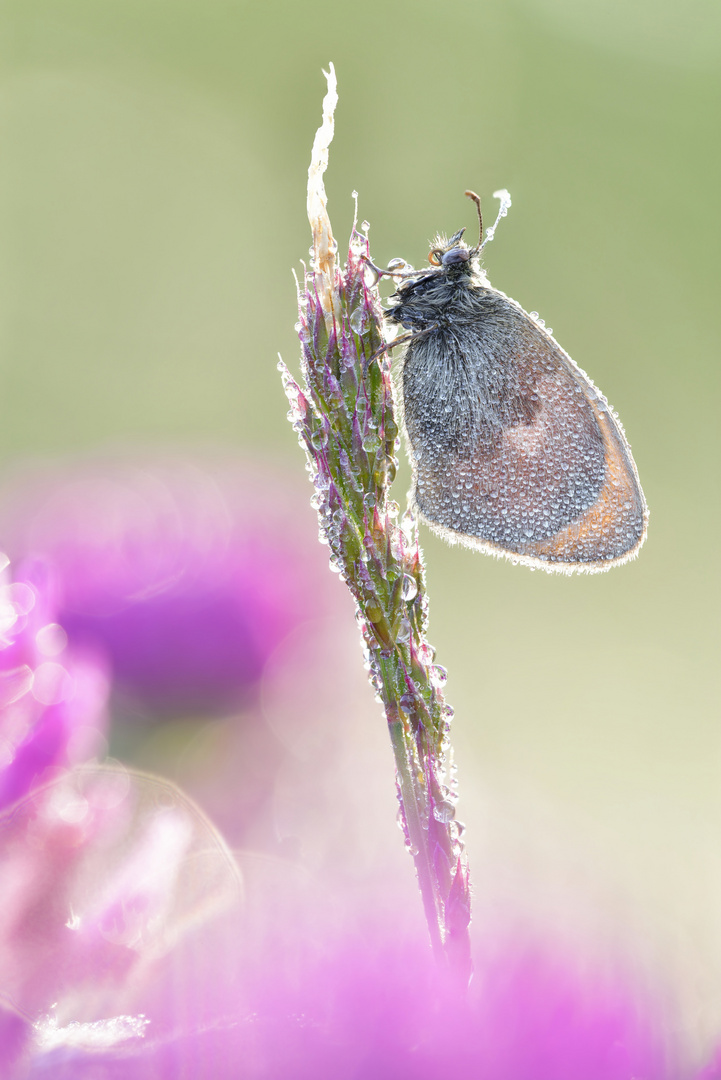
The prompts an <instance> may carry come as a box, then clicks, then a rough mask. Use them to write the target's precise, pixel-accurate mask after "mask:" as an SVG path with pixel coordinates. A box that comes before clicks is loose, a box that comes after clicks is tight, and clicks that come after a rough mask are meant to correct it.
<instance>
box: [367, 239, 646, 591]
mask: <svg viewBox="0 0 721 1080" xmlns="http://www.w3.org/2000/svg"><path fill="white" fill-rule="evenodd" d="M460 235H461V234H457V236H456V237H453V238H452V239H451V240H449V241H445V240H442V239H440V238H439V240H438V246H437V247H436V248H435V249H434V251H433V252H432V253H431V255H432V256H434V255H435V256H436V259H437V269H435V270H431V271H430V272H428V271H426V272H419V273H418V274H415V273H414V274H413V275H412V276H411V275H407V276H408V277H409V280H406V281H404V282H403V283H402V284H401V285H400V286H399V287H398V290H397V292H396V293H395V295H394V297H393V298H392V299H393V301H394V306H392V307H391V308H390V309H389V311H387V313H386V317H387V319H388V320H389V321H390V322H393V323H400V324H401V325H402V326H404V327H405V328H406V329H408V330H410V331H411V332H412V336H411V339H410V342H409V344H408V346H407V348H406V351H405V354H404V357H403V361H402V370H401V373H400V390H401V393H400V397H401V407H402V416H403V423H404V427H405V431H406V436H407V443H408V447H409V454H410V459H411V466H412V469H413V490H412V503H413V505H414V507H415V509H416V511H417V512H418V513H419V514H420V516H421V517H422V518H423V519H424V520H425V521H426V522H427V523H428V524H429V525H430V526H431V528H432V529H434V531H436V532H439V533H440V534H441V535H443V536H444V537H445V538H446V539H448V540H450V541H451V542H459V543H463V544H466V545H468V546H471V547H475V548H478V549H480V550H482V551H485V552H488V553H490V554H494V555H503V556H506V557H508V558H511V559H513V560H514V561H517V562H522V563H526V564H529V565H531V566H535V567H539V568H542V569H545V570H555V571H560V572H566V573H571V572H574V571H579V570H580V571H586V572H596V571H599V570H605V569H608V568H609V567H610V566H613V565H616V564H618V563H621V562H625V561H626V560H628V559H629V558H631V557H632V556H633V555H635V554H636V552H637V551H638V549H639V547H640V546H641V544H642V542H643V539H644V537H645V531H646V522H647V517H648V513H647V510H646V504H645V501H644V497H643V493H642V491H641V487H640V485H639V481H638V474H637V472H636V467H635V464H634V462H633V458H632V457H631V451H630V448H629V445H628V443H627V441H626V438H625V435H624V433H623V429H622V428H621V425H620V423H619V421H618V419H617V417H616V416H615V414H614V413H613V411H612V410H611V409H610V407H609V406H608V403H607V402H606V400H605V398H604V397H603V396H602V394H601V393H600V392H599V391H598V390H597V389H596V387H595V386H594V385H593V383H592V382H591V380H590V379H589V378H588V377H587V376H586V375H585V374H584V372H582V371H581V370H580V368H578V367H577V366H576V364H574V362H573V360H571V358H570V357H569V356H568V355H567V353H565V352H564V350H563V349H562V348H561V347H560V345H558V343H557V342H556V341H555V339H554V338H553V337H552V336H551V334H550V333H549V332H548V331H547V330H546V329H545V328H544V327H543V326H542V325H540V324H539V322H537V321H536V320H535V319H533V318H531V316H530V315H528V314H527V313H526V312H525V311H524V310H523V309H522V308H521V307H520V305H519V304H517V303H516V302H515V301H514V300H512V299H510V298H509V297H507V296H505V295H504V294H503V293H502V292H499V291H498V290H496V289H493V288H491V286H490V284H489V283H488V281H487V279H486V277H485V274H484V273H483V272H482V271H481V270H480V267H479V262H478V257H477V249H469V248H468V247H467V246H466V245H465V244H463V243H462V242H461V241H460Z"/></svg>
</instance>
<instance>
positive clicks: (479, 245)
mask: <svg viewBox="0 0 721 1080" xmlns="http://www.w3.org/2000/svg"><path fill="white" fill-rule="evenodd" d="M466 195H467V196H468V198H469V199H472V200H473V202H474V203H475V204H476V210H477V211H478V243H477V244H476V246H475V247H474V248H473V254H474V255H477V254H478V252H479V251H480V250H481V248H482V247H483V214H482V213H481V197H480V195H476V193H475V191H467V192H466Z"/></svg>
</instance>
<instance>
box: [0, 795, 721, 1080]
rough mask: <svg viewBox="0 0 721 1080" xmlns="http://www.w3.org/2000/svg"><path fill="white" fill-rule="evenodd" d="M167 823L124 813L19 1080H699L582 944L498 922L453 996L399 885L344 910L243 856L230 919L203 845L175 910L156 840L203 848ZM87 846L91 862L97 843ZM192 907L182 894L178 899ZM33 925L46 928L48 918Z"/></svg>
mask: <svg viewBox="0 0 721 1080" xmlns="http://www.w3.org/2000/svg"><path fill="white" fill-rule="evenodd" d="M133 783H135V782H134V781H133ZM169 809H170V811H171V814H173V815H179V817H178V821H174V822H173V823H171V826H170V827H169V828H168V830H167V834H166V836H165V838H164V840H163V842H162V844H156V846H155V847H154V846H153V842H152V840H151V841H148V839H147V838H148V833H149V831H150V833H152V836H153V837H154V838H155V840H156V841H157V840H158V837H159V836H160V833H161V832H162V829H161V828H159V826H158V821H157V817H155V818H153V817H152V816H151V817H149V818H148V817H145V818H143V817H142V815H141V819H140V823H139V821H138V817H137V814H136V815H135V816H134V818H133V820H134V821H135V822H136V824H135V826H134V828H133V830H130V833H131V834H132V836H133V837H134V838H135V839H134V841H133V843H132V844H128V842H127V837H128V835H129V833H128V831H127V830H125V831H123V830H120V834H121V838H122V839H123V843H122V844H118V846H117V848H116V849H115V854H116V855H119V854H120V852H121V851H122V852H123V859H122V860H121V862H120V864H119V868H120V872H117V873H115V874H114V875H111V879H112V882H113V885H112V887H111V888H109V889H107V890H106V891H105V893H104V894H103V895H105V896H106V897H107V899H106V903H105V906H102V905H101V904H98V903H96V904H95V906H93V904H87V903H86V904H85V907H84V908H83V905H82V903H81V901H80V900H79V899H78V900H77V901H76V902H77V903H78V904H79V911H80V912H81V915H80V917H79V925H82V924H83V922H84V920H87V928H86V931H85V934H86V939H85V945H84V949H80V948H79V947H78V946H77V945H76V952H75V953H73V954H72V955H71V954H68V957H69V959H70V960H72V963H70V964H66V965H65V967H63V966H62V964H58V965H57V966H58V977H57V978H56V985H54V986H53V985H52V980H50V979H48V978H47V977H46V978H45V981H44V983H43V991H44V1001H45V1002H54V1003H55V1004H54V1007H53V1008H47V1009H46V1011H45V1012H44V1013H41V1012H40V1010H39V1009H38V1010H37V1015H36V1017H35V1027H34V1028H33V1030H32V1033H31V1037H30V1039H29V1041H28V1042H27V1043H26V1046H25V1063H26V1067H27V1073H26V1074H23V1073H20V1072H18V1076H20V1075H29V1076H31V1077H36V1076H37V1077H39V1076H44V1075H50V1074H52V1075H53V1077H54V1080H65V1078H68V1080H69V1078H72V1080H83V1078H86V1077H87V1078H90V1077H92V1078H93V1080H104V1078H111V1077H112V1078H115V1077H122V1078H123V1080H202V1078H205V1077H213V1080H225V1078H227V1080H237V1078H238V1077H241V1078H243V1080H281V1078H283V1080H285V1078H287V1077H293V1078H294V1080H311V1078H313V1080H326V1078H328V1080H331V1078H332V1080H360V1078H366V1077H373V1078H378V1080H396V1078H399V1077H401V1078H405V1077H413V1078H414V1080H432V1078H436V1077H438V1076H453V1077H455V1078H457V1080H475V1078H477V1077H482V1078H483V1080H692V1078H693V1077H694V1076H697V1077H698V1074H697V1072H696V1070H695V1067H694V1066H693V1065H692V1064H691V1063H690V1062H689V1060H688V1059H687V1057H685V1056H684V1053H683V1050H682V1048H681V1047H680V1046H679V1045H678V1044H675V1043H674V1040H673V1038H672V1036H671V1034H670V1033H671V1032H673V1031H674V1030H675V1028H676V1025H675V1024H673V1023H672V1022H671V1017H670V1016H669V1014H668V1010H667V1009H666V1008H665V1007H664V1005H663V1004H662V995H661V994H660V993H656V994H652V993H650V992H649V991H648V990H647V989H644V986H643V983H642V982H641V981H640V980H639V979H638V978H637V977H634V976H633V974H632V973H631V970H630V967H629V966H625V965H624V964H623V962H622V961H621V958H620V957H619V956H615V957H614V958H613V962H610V961H609V959H608V958H605V959H601V957H600V953H601V951H600V950H597V951H596V953H595V954H594V952H593V950H590V949H586V950H580V949H578V948H576V950H575V951H574V950H572V949H571V948H570V947H569V946H568V944H567V943H566V945H565V946H564V944H563V943H562V942H559V941H558V940H555V941H554V940H553V939H552V938H551V937H550V936H549V937H548V938H547V939H546V940H542V939H541V938H540V937H539V936H538V935H536V936H534V935H531V934H530V933H529V932H528V931H525V932H524V931H522V930H519V929H518V928H517V927H515V928H512V927H510V926H508V925H506V926H505V927H497V928H496V933H495V935H494V938H493V943H492V947H491V945H490V943H489V941H488V939H487V940H486V945H485V949H484V951H485V955H484V956H477V957H476V961H477V962H476V970H477V972H479V974H478V975H477V976H476V978H475V979H474V981H473V983H472V984H471V988H470V991H469V994H468V997H467V1000H465V1001H464V1000H462V999H461V998H460V997H459V995H458V994H457V992H456V991H454V990H453V988H451V987H449V986H448V985H447V984H444V983H443V982H442V981H441V979H440V977H439V973H438V970H437V968H436V966H435V964H434V962H433V960H432V957H431V954H430V951H429V948H428V946H427V943H426V940H425V937H426V935H425V931H424V928H423V926H422V925H421V922H420V919H414V918H413V917H412V916H411V917H410V918H409V916H408V912H409V901H411V899H412V897H411V893H410V890H408V892H407V893H406V891H405V890H404V889H403V888H399V889H397V891H396V890H395V889H394V890H393V891H392V892H391V893H390V894H389V893H388V891H387V890H386V891H385V893H383V891H382V890H380V889H379V888H378V883H376V887H375V893H374V894H372V893H369V891H368V883H367V882H366V883H363V885H362V887H361V888H360V889H359V890H357V898H356V900H355V901H354V899H353V896H352V895H351V894H350V893H349V892H347V891H344V889H343V888H342V887H338V886H336V887H335V888H333V887H332V886H331V883H330V881H328V880H321V879H315V880H314V879H308V877H307V876H306V875H303V874H301V873H300V872H299V871H298V869H297V868H296V867H293V866H291V865H290V864H282V863H279V862H277V861H268V862H266V863H263V862H262V860H261V862H260V863H259V864H258V863H256V865H255V866H254V867H252V861H251V860H245V862H244V868H245V869H246V870H247V871H249V873H248V874H247V875H246V883H245V895H244V900H243V902H242V904H240V905H237V906H231V907H228V901H231V900H232V899H233V895H232V894H233V886H232V876H231V875H224V874H223V873H222V872H220V870H221V868H222V865H223V858H222V847H220V848H216V849H215V856H216V861H215V863H214V864H213V862H212V860H209V862H208V863H207V865H209V866H212V865H215V868H216V874H215V877H214V878H211V879H210V889H209V890H206V907H205V910H204V911H203V912H202V914H200V913H199V912H198V911H195V912H194V914H195V917H194V918H189V916H190V915H192V914H193V907H192V903H187V902H186V900H187V899H188V897H186V900H184V898H183V896H184V894H183V889H185V890H188V888H189V883H190V882H192V874H190V875H189V876H187V877H185V878H184V877H183V874H182V873H179V872H177V871H176V872H171V873H170V874H167V875H164V876H163V875H158V874H155V875H153V874H152V873H151V874H148V872H147V866H148V865H149V863H152V861H153V860H157V859H158V858H159V857H161V856H162V851H163V845H169V846H170V847H171V848H172V850H173V851H174V852H175V855H174V856H173V857H172V858H171V857H169V856H168V855H167V854H166V856H165V859H164V863H163V865H167V866H169V867H171V869H172V867H174V866H175V867H178V866H181V864H182V865H185V866H186V867H187V866H188V865H189V864H190V862H192V859H189V858H188V856H189V855H190V854H192V855H194V856H197V855H198V852H203V857H204V858H205V859H209V855H210V853H212V848H209V845H208V834H207V833H206V834H205V835H203V829H202V828H201V827H200V825H199V824H198V822H197V821H195V822H193V819H192V817H188V814H187V808H183V806H182V801H179V802H176V803H173V802H171V805H170V808H169ZM146 813H147V804H146ZM183 815H185V816H183ZM153 821H155V825H154V827H151V826H152V823H153ZM143 822H144V824H143ZM101 832H102V830H101ZM179 837H181V838H182V837H185V839H181V841H180V842H179ZM191 838H192V839H191ZM199 838H200V841H199ZM106 840H107V838H106ZM193 845H195V846H193ZM91 846H92V845H91ZM98 846H99V847H100V848H102V849H103V850H107V842H104V843H103V844H98ZM138 850H140V855H138ZM98 857H99V854H98V853H97V852H96V858H98ZM101 861H102V860H101ZM106 864H107V862H106ZM123 867H125V871H123V869H122V868H123ZM130 868H132V869H133V872H132V873H130V872H129V869H130ZM126 871H127V872H126ZM76 880H87V877H86V876H85V875H83V874H77V875H76ZM138 882H140V883H143V882H145V886H144V889H143V888H140V887H139V885H138ZM179 882H180V883H182V888H181V887H179V885H178V883H179ZM163 883H165V884H163ZM191 891H192V890H191ZM199 895H200V893H199V892H198V891H197V890H196V892H195V893H193V898H194V899H195V900H196V902H197V900H198V897H199ZM208 895H210V896H211V897H214V898H215V900H216V903H215V904H210V905H209V904H208V899H207V898H208ZM139 896H140V897H141V899H142V898H145V903H144V904H143V903H139V901H138V897H139ZM361 896H362V897H363V899H361ZM368 900H370V901H371V902H370V903H368ZM224 905H225V906H224ZM88 912H90V913H91V914H92V913H93V912H95V918H94V920H93V919H92V918H89V919H88V918H87V913H88ZM114 912H116V914H114ZM117 912H119V913H120V916H118V914H117ZM148 912H151V913H152V917H151V915H149V914H147V913H148ZM43 913H44V917H45V918H46V921H48V918H49V917H50V921H52V916H53V914H54V912H53V911H52V910H49V905H46V907H45V909H44V912H43ZM178 913H180V917H178ZM57 922H59V917H58V919H57ZM56 933H57V931H56ZM79 933H80V931H79V930H78V929H72V930H68V931H66V935H67V936H69V937H72V935H73V934H79ZM113 935H115V936H113ZM144 935H147V936H146V937H144ZM46 936H50V937H51V940H52V935H46ZM158 941H159V942H160V943H161V947H158V946H157V944H156V943H157V942H158ZM169 943H172V949H171V951H164V948H167V946H168V944H169ZM44 955H46V957H49V958H50V964H48V961H47V959H46V964H45V966H46V969H47V968H48V967H50V968H51V970H54V968H53V965H55V964H56V963H57V959H56V954H55V953H53V952H52V950H50V951H47V950H46V952H45V954H44ZM61 958H62V957H61ZM66 958H67V957H66ZM2 959H3V960H4V962H5V963H4V966H3V970H7V958H6V957H5V956H3V958H2ZM81 961H82V962H81ZM68 968H70V971H71V974H72V978H69V977H68ZM93 974H94V977H95V994H93V993H92V989H93V985H94V984H93ZM18 1068H19V1066H18ZM713 1075H714V1074H713V1073H708V1074H707V1076H708V1078H709V1080H711V1078H712V1077H713ZM699 1080H700V1077H699Z"/></svg>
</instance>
